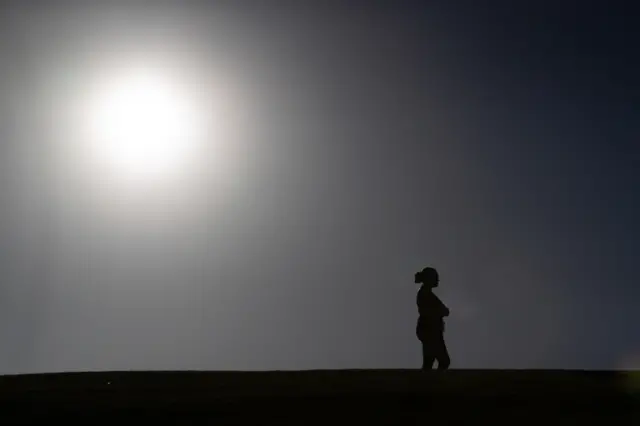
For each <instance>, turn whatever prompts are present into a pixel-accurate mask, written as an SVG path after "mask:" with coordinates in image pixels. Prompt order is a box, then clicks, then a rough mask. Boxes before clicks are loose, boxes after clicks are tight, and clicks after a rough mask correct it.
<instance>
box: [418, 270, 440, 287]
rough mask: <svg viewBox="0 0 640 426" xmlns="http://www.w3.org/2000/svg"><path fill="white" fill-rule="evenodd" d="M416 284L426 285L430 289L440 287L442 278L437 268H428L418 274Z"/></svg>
mask: <svg viewBox="0 0 640 426" xmlns="http://www.w3.org/2000/svg"><path fill="white" fill-rule="evenodd" d="M415 282H416V284H424V285H426V286H429V287H438V283H439V282H440V277H439V275H438V271H436V269H435V268H432V267H430V266H427V267H426V268H424V269H423V270H422V271H420V272H416V276H415Z"/></svg>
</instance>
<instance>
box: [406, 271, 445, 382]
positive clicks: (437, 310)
mask: <svg viewBox="0 0 640 426" xmlns="http://www.w3.org/2000/svg"><path fill="white" fill-rule="evenodd" d="M415 282H416V284H422V286H420V290H418V297H417V302H418V312H419V313H420V316H419V317H418V325H417V326H416V335H417V336H418V339H419V340H420V342H421V343H422V369H423V370H431V369H432V368H433V362H434V361H435V360H437V361H438V370H446V369H447V368H449V364H451V359H450V358H449V352H448V351H447V345H446V344H445V342H444V317H446V316H449V308H447V307H446V306H445V305H444V303H442V301H441V300H440V299H439V298H438V296H436V295H435V294H434V293H433V291H432V290H433V289H434V288H435V287H437V286H438V283H439V282H440V277H439V276H438V272H437V271H436V270H435V269H434V268H429V267H427V268H424V269H423V270H422V271H420V272H417V273H416V276H415Z"/></svg>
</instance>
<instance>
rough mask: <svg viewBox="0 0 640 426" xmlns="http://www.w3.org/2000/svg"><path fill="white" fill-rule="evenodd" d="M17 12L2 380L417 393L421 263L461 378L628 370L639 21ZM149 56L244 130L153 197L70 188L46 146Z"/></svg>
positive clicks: (2, 243) (6, 61)
mask: <svg viewBox="0 0 640 426" xmlns="http://www.w3.org/2000/svg"><path fill="white" fill-rule="evenodd" d="M21 3H22V2H13V3H12V2H6V5H7V6H6V7H3V9H2V12H0V19H1V22H0V95H1V96H0V108H1V111H0V112H1V113H0V206H2V215H0V373H16V372H40V371H71V370H73V371H77V370H130V369H133V370H139V369H152V370H156V369H214V370H272V369H324V368H417V367H419V365H420V346H419V342H418V341H417V340H416V338H415V334H414V330H415V321H416V318H417V309H416V306H415V295H416V291H417V287H416V285H415V284H414V283H413V274H414V272H415V271H417V270H418V269H420V268H422V267H424V266H426V265H432V266H435V267H436V268H437V269H438V270H439V271H440V274H441V287H440V288H439V289H438V290H437V293H438V294H439V295H440V296H441V298H442V299H443V301H444V302H445V303H446V304H447V305H448V306H449V307H450V309H451V317H450V318H449V319H448V321H447V332H446V333H447V334H446V339H447V341H448V345H449V350H450V352H451V356H452V368H588V369H600V368H607V369H608V368H621V367H630V366H632V365H634V364H633V363H634V362H635V363H636V364H635V366H637V365H638V364H637V362H638V361H637V360H638V359H639V357H640V333H638V327H637V325H638V324H640V309H638V306H639V302H640V287H639V286H638V283H637V278H638V271H637V268H636V266H637V259H638V254H639V251H638V247H637V244H638V240H640V225H639V223H638V218H639V217H640V195H639V194H640V178H639V175H638V172H637V168H638V167H639V165H640V143H638V141H639V140H640V115H639V113H640V110H639V108H640V84H639V81H638V76H640V61H639V58H638V48H637V46H638V42H639V41H640V37H639V35H638V19H639V17H640V14H639V13H638V11H637V10H629V9H628V8H627V10H623V8H621V7H616V6H614V5H613V4H614V3H615V2H604V1H603V2H587V1H583V2H569V1H567V2H561V1H560V2H558V1H555V2H545V1H519V2H513V1H493V2H477V1H458V2H453V1H442V2H439V1H433V2H418V1H416V2H409V1H393V2H383V1H368V2H350V3H349V5H348V6H347V5H346V4H347V2H330V1H327V2H325V1H320V2H313V3H314V5H311V2H304V1H299V2H284V1H281V2H267V1H263V2H236V1H234V2H215V3H216V5H215V6H211V5H208V6H206V4H207V3H214V2H187V1H185V2H181V3H180V4H179V2H175V4H176V5H174V6H166V5H165V6H153V7H152V6H145V5H146V4H151V3H152V2H138V6H136V7H132V6H122V5H117V3H116V2H110V5H109V6H106V5H105V6H100V7H98V6H86V5H85V6H82V7H79V6H78V4H80V3H82V2H75V3H73V2H58V4H57V5H56V3H55V2H48V3H46V4H47V6H46V7H45V6H42V7H40V8H36V7H34V6H29V4H31V2H24V3H25V4H21ZM27 3H29V4H27ZM121 3H122V4H124V2H121ZM155 3H156V4H157V3H159V2H155ZM162 3H163V4H165V3H166V2H162ZM4 4H5V3H3V5H4ZM43 4H45V3H44V2H43ZM167 4H168V3H167ZM241 4H242V5H241ZM563 5H566V6H563ZM145 49H149V51H154V52H158V51H159V52H162V53H167V52H169V53H171V54H174V57H177V56H175V55H178V56H180V55H182V56H181V57H184V58H191V59H193V64H195V65H191V66H192V67H196V68H197V67H198V66H199V65H198V64H200V65H202V64H205V63H206V64H208V65H207V66H209V67H210V68H206V69H205V68H203V69H201V70H200V69H198V70H196V71H197V72H200V74H201V75H205V76H206V75H208V74H207V73H209V72H211V70H213V69H221V68H225V67H226V69H227V75H233V77H234V78H235V80H234V81H235V82H236V83H237V84H238V87H240V89H239V90H241V91H244V92H245V93H246V94H247V95H246V96H245V97H244V98H243V99H244V100H245V104H246V105H245V106H246V108H247V109H250V110H252V111H253V112H252V113H251V114H253V115H251V114H249V113H247V115H248V116H249V117H253V119H251V118H249V119H248V121H249V122H251V123H252V124H251V126H249V127H251V129H250V131H247V132H245V133H242V135H243V136H242V138H244V139H242V138H241V141H240V142H237V145H234V146H233V147H227V148H225V149H219V148H218V150H216V149H214V145H215V146H216V147H219V145H220V144H221V143H222V142H221V141H217V142H216V143H217V144H216V143H214V141H212V142H211V148H210V149H209V151H208V152H209V156H206V157H205V158H204V160H203V161H204V164H205V166H204V167H203V170H206V171H207V172H206V173H200V174H198V176H199V177H198V179H195V180H194V181H193V182H192V184H191V186H189V187H187V188H182V190H181V191H182V192H180V191H178V192H179V193H175V191H176V190H175V188H174V193H172V192H171V188H168V189H166V193H165V194H164V195H163V196H162V197H155V198H153V199H151V198H145V197H144V196H143V194H138V196H137V197H127V196H124V195H122V194H121V193H117V191H118V190H117V189H114V187H111V186H108V185H102V186H100V185H97V186H91V185H93V184H94V183H95V182H93V181H90V182H88V183H87V180H83V179H80V178H78V176H79V175H73V173H75V172H73V173H70V172H69V169H68V167H67V166H65V164H66V163H64V158H63V157H64V155H63V154H61V152H60V149H59V142H60V138H61V137H59V136H56V135H57V133H56V131H57V129H58V128H59V127H61V125H60V123H59V121H58V120H57V119H56V117H58V116H57V115H56V114H57V113H58V112H59V111H61V110H64V108H65V102H67V101H68V94H69V93H71V92H70V91H71V90H72V89H69V88H70V87H73V86H74V84H76V83H77V82H79V81H82V79H83V78H84V73H85V72H86V70H87V69H88V68H87V67H88V65H87V64H90V63H91V64H96V63H99V61H100V58H101V57H103V56H105V55H116V56H117V55H118V54H121V53H122V52H124V51H128V50H131V51H134V53H135V52H138V54H139V53H140V52H143V53H144V52H145ZM203 58H204V59H203ZM181 65H184V63H182V64H181ZM202 66H203V67H204V65H202ZM216 67H217V68H216ZM229 70H232V71H229ZM210 84H211V85H212V86H215V85H216V84H218V85H223V86H225V87H226V86H231V83H229V82H225V81H224V79H222V80H220V79H217V80H216V79H215V78H213V77H211V79H210ZM234 84H235V83H234ZM78 90H79V89H78ZM238 99H240V98H238ZM240 104H241V105H242V102H240ZM256 111H257V112H256ZM227 142H228V141H227ZM223 165H224V166H223ZM225 167H226V168H225ZM222 169H224V170H225V172H224V173H217V172H218V171H219V170H222ZM96 173H98V172H97V171H96ZM216 173H217V174H216ZM195 175H196V174H195V172H194V176H195ZM74 176H75V178H74ZM96 179H97V178H96ZM114 191H115V192H114Z"/></svg>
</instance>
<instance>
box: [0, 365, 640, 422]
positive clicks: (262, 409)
mask: <svg viewBox="0 0 640 426" xmlns="http://www.w3.org/2000/svg"><path fill="white" fill-rule="evenodd" d="M639 403H640V373H633V372H606V371H592V372H586V371H548V370H537V371H536V370H514V371H507V370H451V371H447V372H437V371H432V372H421V371H416V370H318V371H274V372H199V371H179V372H137V371H136V372H82V373H56V374H34V375H16V376H0V407H4V408H2V410H0V417H1V418H0V422H1V424H13V423H15V422H20V423H22V422H34V423H36V422H37V423H40V422H41V421H44V420H46V421H54V420H57V419H59V420H61V421H69V420H73V419H82V420H83V421H86V420H107V419H109V420H119V421H121V420H132V419H135V420H138V421H143V420H158V419H159V420H170V419H173V420H179V421H184V420H189V419H196V418H202V417H206V418H207V419H208V420H216V421H218V422H220V423H219V424H245V423H255V422H261V423H264V422H268V423H272V422H274V423H278V424H282V423H293V422H295V423H297V424H300V423H305V424H309V423H311V424H320V423H323V424H326V422H327V421H334V422H337V421H340V420H349V421H350V422H353V421H354V420H358V424H359V423H360V422H362V423H369V424H371V423H374V424H400V423H402V424H407V423H412V424H417V423H420V424H424V423H425V422H426V423H428V422H430V421H431V422H437V423H442V422H443V421H444V422H445V423H448V422H458V421H464V420H473V421H479V420H492V421H502V420H506V421H510V422H512V421H518V423H520V424H522V423H524V424H528V423H529V422H530V424H533V423H536V424H539V422H540V421H541V420H544V419H549V420H550V421H551V420H553V421H556V420H558V419H559V418H560V419H563V420H569V419H572V420H576V421H578V420H580V421H582V420H585V421H587V420H593V419H595V418H598V419H600V420H612V419H614V420H618V421H620V420H622V421H625V422H631V423H626V424H640V422H638V420H640V416H639V414H640V404H639Z"/></svg>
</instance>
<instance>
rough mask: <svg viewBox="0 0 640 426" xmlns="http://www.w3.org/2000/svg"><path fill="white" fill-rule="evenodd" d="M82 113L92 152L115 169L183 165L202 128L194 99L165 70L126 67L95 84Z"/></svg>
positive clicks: (159, 172) (168, 169)
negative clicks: (84, 114)
mask: <svg viewBox="0 0 640 426" xmlns="http://www.w3.org/2000/svg"><path fill="white" fill-rule="evenodd" d="M98 88H99V89H98V90H97V91H96V93H95V94H94V96H93V97H92V99H91V101H90V104H89V105H88V108H87V109H86V111H85V113H86V114H87V116H86V118H87V119H86V121H85V124H86V128H85V129H86V131H87V132H86V133H85V135H86V138H87V139H86V141H87V142H89V147H90V149H91V151H92V156H94V158H97V159H99V160H100V161H101V162H104V163H105V164H107V165H108V166H109V167H111V168H113V171H114V172H115V173H118V174H126V175H127V176H134V177H144V178H149V177H154V178H155V177H159V176H166V175H169V174H173V173H176V172H180V171H183V170H184V168H185V167H188V165H187V160H188V159H189V157H190V156H192V155H193V154H194V145H195V143H196V141H197V138H198V132H199V131H200V130H201V124H202V123H201V122H200V120H199V118H198V111H197V108H195V105H194V103H195V102H194V99H190V98H189V96H187V93H186V91H184V90H180V88H181V87H179V85H178V84H177V82H175V81H171V79H170V78H168V76H166V75H163V74H162V73H161V72H159V71H156V70H152V69H134V70H128V71H127V72H124V73H122V74H120V75H118V74H115V75H114V76H113V77H112V78H111V79H109V80H108V81H104V82H102V83H101V84H99V85H98Z"/></svg>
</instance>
